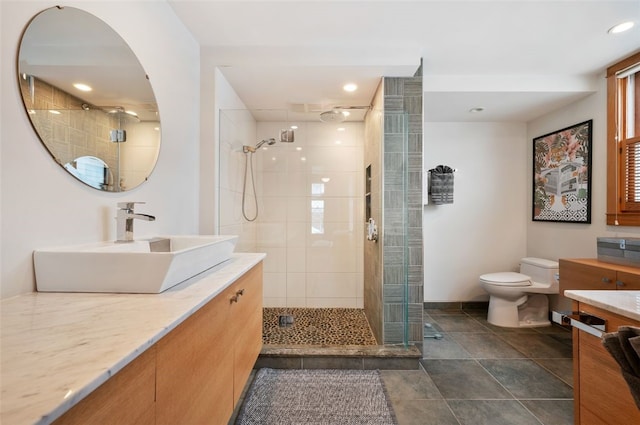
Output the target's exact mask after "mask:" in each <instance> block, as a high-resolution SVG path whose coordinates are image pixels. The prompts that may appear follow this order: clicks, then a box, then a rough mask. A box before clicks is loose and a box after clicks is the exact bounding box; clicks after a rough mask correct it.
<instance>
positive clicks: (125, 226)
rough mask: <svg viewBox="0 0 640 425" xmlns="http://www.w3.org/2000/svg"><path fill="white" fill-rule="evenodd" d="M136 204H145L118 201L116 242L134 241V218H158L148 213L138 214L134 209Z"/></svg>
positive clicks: (150, 219) (152, 219)
mask: <svg viewBox="0 0 640 425" xmlns="http://www.w3.org/2000/svg"><path fill="white" fill-rule="evenodd" d="M135 204H144V202H118V214H117V216H116V220H117V225H116V227H117V229H116V232H117V235H118V237H117V239H116V242H132V241H133V219H135V218H137V219H139V220H145V221H154V220H155V219H156V218H155V217H154V216H152V215H148V214H136V213H135V212H134V211H133V207H134V205H135Z"/></svg>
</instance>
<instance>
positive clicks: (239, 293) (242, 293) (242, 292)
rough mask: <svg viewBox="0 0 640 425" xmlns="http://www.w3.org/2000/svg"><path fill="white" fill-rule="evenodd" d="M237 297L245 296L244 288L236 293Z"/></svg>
mask: <svg viewBox="0 0 640 425" xmlns="http://www.w3.org/2000/svg"><path fill="white" fill-rule="evenodd" d="M236 295H244V288H242V289H238V290H237V291H236Z"/></svg>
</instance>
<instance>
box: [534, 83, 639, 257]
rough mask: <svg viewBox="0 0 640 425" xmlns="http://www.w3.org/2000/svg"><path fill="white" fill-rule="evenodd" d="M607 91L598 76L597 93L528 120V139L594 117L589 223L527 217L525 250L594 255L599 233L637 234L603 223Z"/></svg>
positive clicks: (542, 254) (541, 254)
mask: <svg viewBox="0 0 640 425" xmlns="http://www.w3.org/2000/svg"><path fill="white" fill-rule="evenodd" d="M606 114H607V92H606V80H605V79H604V78H602V79H601V82H600V87H599V90H598V92H597V93H594V94H592V95H590V96H588V97H586V98H584V99H582V100H580V101H578V102H575V103H573V104H572V105H569V106H568V107H566V108H563V109H561V110H558V111H554V112H552V113H549V114H547V115H545V116H543V117H541V118H538V119H536V120H535V121H532V122H530V123H528V126H527V140H532V139H533V138H535V137H538V136H541V135H543V134H547V133H550V132H552V131H554V130H558V129H561V128H565V127H568V126H570V125H573V124H577V123H580V122H583V121H586V120H589V119H593V142H592V146H593V151H592V158H591V161H592V176H591V224H575V223H546V222H535V223H534V222H532V221H531V220H528V221H527V254H528V255H530V256H538V257H544V258H550V259H552V260H557V259H559V258H580V257H596V256H597V249H596V238H597V237H599V236H606V237H617V236H630V237H638V234H639V233H640V228H637V227H624V226H620V227H616V226H607V224H606V216H605V214H606V207H607V206H606V202H607V199H606V198H607V115H606ZM532 155H533V152H532V149H531V148H530V149H528V150H527V164H528V167H529V169H528V171H527V176H528V182H527V187H528V190H529V196H528V198H527V199H528V202H529V207H528V209H529V211H530V210H531V190H532V189H531V186H532V184H533V183H532V181H531V173H532V171H531V170H532V161H533V160H532Z"/></svg>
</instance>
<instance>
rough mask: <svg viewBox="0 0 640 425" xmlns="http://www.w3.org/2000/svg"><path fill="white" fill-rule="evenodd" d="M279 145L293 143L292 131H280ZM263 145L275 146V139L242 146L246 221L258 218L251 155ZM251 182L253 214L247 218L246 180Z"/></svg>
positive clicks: (243, 202) (243, 196) (243, 205)
mask: <svg viewBox="0 0 640 425" xmlns="http://www.w3.org/2000/svg"><path fill="white" fill-rule="evenodd" d="M279 141H280V142H281V143H293V142H294V141H295V134H294V131H293V130H292V129H285V130H280V139H279ZM264 144H266V145H267V146H272V145H275V144H276V139H274V138H270V139H262V140H261V141H259V142H258V143H256V145H255V146H248V145H244V146H242V152H243V153H244V154H245V161H244V182H243V185H242V216H243V217H244V219H245V220H247V221H255V220H256V219H257V218H258V194H257V192H256V179H255V175H254V172H253V154H254V153H256V151H257V150H258V149H260V148H261V147H262V146H263V145H264ZM248 179H250V180H251V188H252V190H253V202H254V214H253V217H249V215H250V214H248V213H247V207H246V202H247V180H248Z"/></svg>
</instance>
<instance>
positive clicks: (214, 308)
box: [156, 292, 233, 425]
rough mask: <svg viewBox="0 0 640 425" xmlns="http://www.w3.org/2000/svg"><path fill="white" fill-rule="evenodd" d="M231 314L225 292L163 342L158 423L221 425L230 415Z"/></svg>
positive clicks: (231, 368) (161, 348) (160, 355)
mask: <svg viewBox="0 0 640 425" xmlns="http://www.w3.org/2000/svg"><path fill="white" fill-rule="evenodd" d="M228 318H229V299H228V297H227V296H226V292H224V293H222V294H221V295H219V296H218V297H216V298H215V299H214V300H212V301H211V302H209V303H208V304H207V305H206V306H204V307H202V308H201V309H200V310H198V311H197V312H196V313H194V314H193V315H192V316H191V317H190V318H188V319H187V320H186V321H185V322H183V323H182V324H181V325H180V326H179V327H178V328H176V329H175V331H173V332H171V333H169V334H168V335H167V336H165V337H164V338H162V339H161V340H160V341H158V344H157V349H158V354H157V360H156V361H157V366H156V367H157V371H158V374H157V378H156V379H157V382H156V397H157V398H156V401H157V405H156V411H157V418H156V419H157V420H156V423H157V424H159V425H165V424H166V425H174V424H180V423H184V424H205V423H210V424H218V423H226V421H225V420H224V419H225V418H228V417H229V416H231V413H232V412H233V393H232V392H231V391H229V388H230V387H231V386H232V385H233V367H232V365H233V345H231V347H230V346H229V344H230V339H229V336H228V334H229V332H228V328H227V323H228ZM205 341H208V343H205ZM193 389H197V391H193Z"/></svg>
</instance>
